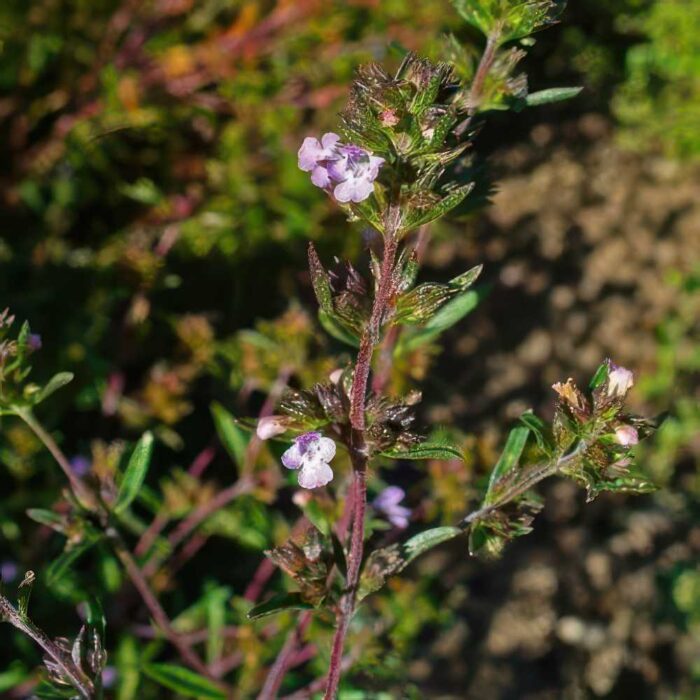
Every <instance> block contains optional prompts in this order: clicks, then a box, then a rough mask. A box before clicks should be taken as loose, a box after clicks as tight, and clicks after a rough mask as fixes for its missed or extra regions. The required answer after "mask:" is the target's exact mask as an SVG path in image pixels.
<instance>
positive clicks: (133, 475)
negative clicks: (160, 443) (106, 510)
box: [114, 432, 153, 514]
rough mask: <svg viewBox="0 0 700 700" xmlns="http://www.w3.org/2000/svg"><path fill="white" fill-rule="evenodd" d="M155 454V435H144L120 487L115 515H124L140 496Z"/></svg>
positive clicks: (133, 453) (148, 433)
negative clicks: (153, 453)
mask: <svg viewBox="0 0 700 700" xmlns="http://www.w3.org/2000/svg"><path fill="white" fill-rule="evenodd" d="M152 452H153V435H152V434H151V433H150V432H146V433H144V434H143V436H142V437H141V439H140V440H139V441H138V443H136V447H135V448H134V451H133V452H132V453H131V458H130V459H129V463H128V464H127V466H126V471H125V472H124V478H123V479H122V482H121V484H120V485H119V493H118V494H117V500H116V503H115V506H114V512H115V513H117V514H118V513H123V512H124V511H125V510H126V509H127V508H128V507H129V505H130V504H131V502H132V501H133V500H134V499H135V498H136V496H138V495H139V491H140V490H141V486H142V485H143V482H144V480H145V478H146V473H147V472H148V467H149V466H150V463H151V454H152Z"/></svg>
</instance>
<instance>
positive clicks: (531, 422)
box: [519, 410, 552, 454]
mask: <svg viewBox="0 0 700 700" xmlns="http://www.w3.org/2000/svg"><path fill="white" fill-rule="evenodd" d="M519 420H520V422H521V423H523V424H524V425H526V426H527V427H528V428H529V429H530V430H531V432H532V434H533V435H534V436H535V440H536V441H537V446H538V447H539V448H540V449H541V450H542V451H543V452H546V453H547V454H549V453H550V452H551V451H552V446H551V444H550V443H549V440H548V439H547V424H546V423H545V422H544V421H543V420H542V419H541V418H538V417H537V416H536V415H535V414H534V413H533V412H532V410H530V411H525V413H523V414H522V415H521V416H520V419H519Z"/></svg>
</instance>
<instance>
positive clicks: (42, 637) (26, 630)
mask: <svg viewBox="0 0 700 700" xmlns="http://www.w3.org/2000/svg"><path fill="white" fill-rule="evenodd" d="M0 619H3V620H6V621H7V622H9V623H10V624H11V625H12V626H13V627H16V628H17V629H18V630H19V631H20V632H22V633H23V634H25V635H27V637H29V638H30V639H32V640H33V641H34V642H35V643H36V644H38V645H39V646H40V647H41V648H42V649H43V650H44V652H45V653H46V655H47V656H49V657H50V658H51V660H52V661H53V662H54V663H55V664H56V665H57V666H58V667H59V668H60V669H61V671H62V672H63V675H64V676H65V677H66V678H67V679H68V680H70V682H71V683H72V685H73V687H74V688H75V689H76V690H77V691H78V692H79V693H80V695H81V697H83V698H85V699H86V700H92V698H93V697H94V693H95V688H94V686H93V684H92V681H91V680H90V679H89V678H88V677H87V676H86V675H85V673H83V671H82V670H81V669H80V668H78V666H77V665H76V664H75V663H74V662H73V660H72V659H71V658H70V657H69V656H68V655H67V654H65V653H64V652H63V651H62V650H61V649H60V648H59V647H58V646H57V645H56V644H55V643H54V642H52V641H51V640H50V639H49V638H48V637H47V635H46V634H45V633H44V632H42V631H41V630H40V629H39V628H38V627H37V626H36V625H35V624H34V623H33V622H32V621H31V620H29V618H27V617H26V616H24V615H22V614H20V612H19V611H18V610H17V609H16V608H15V607H14V606H13V605H12V603H10V601H9V600H8V599H7V598H5V596H3V595H0Z"/></svg>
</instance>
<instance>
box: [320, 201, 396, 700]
mask: <svg viewBox="0 0 700 700" xmlns="http://www.w3.org/2000/svg"><path fill="white" fill-rule="evenodd" d="M399 217H400V212H399V210H398V207H395V206H391V207H389V210H388V212H387V215H386V220H385V234H384V255H383V258H382V265H381V269H380V273H379V275H380V276H379V280H378V282H377V285H376V288H375V296H374V303H373V304H372V313H371V315H370V319H369V321H368V323H367V326H366V327H365V330H364V333H363V334H362V338H361V339H360V349H359V351H358V354H357V360H356V362H355V374H354V377H353V382H352V390H351V395H350V424H351V439H350V459H351V460H352V466H353V481H352V486H351V488H352V502H353V512H352V534H351V537H350V551H349V553H348V573H347V585H346V587H345V591H344V592H343V595H342V596H341V598H340V601H339V603H338V619H337V625H336V630H335V635H334V637H333V646H332V650H331V660H330V665H329V668H328V678H327V680H326V691H325V695H324V698H325V700H333V698H335V696H336V694H337V692H338V685H339V683H340V674H341V671H342V662H343V649H344V648H345V638H346V636H347V633H348V629H349V627H350V620H351V619H352V616H353V613H354V611H355V599H356V594H357V586H358V583H359V580H360V570H361V567H362V557H363V554H364V539H365V510H366V507H367V463H368V454H367V445H366V442H365V403H366V395H367V384H368V382H369V374H370V369H371V365H372V355H373V354H374V350H375V348H376V347H377V344H378V343H379V339H380V331H381V327H382V322H383V320H384V316H385V314H386V311H387V309H388V306H389V303H390V302H391V298H392V296H393V293H394V261H395V258H396V251H397V248H398V237H397V231H398V227H399Z"/></svg>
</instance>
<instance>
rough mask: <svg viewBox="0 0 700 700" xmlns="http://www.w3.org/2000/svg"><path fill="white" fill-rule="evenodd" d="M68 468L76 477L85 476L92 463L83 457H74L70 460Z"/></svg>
mask: <svg viewBox="0 0 700 700" xmlns="http://www.w3.org/2000/svg"><path fill="white" fill-rule="evenodd" d="M70 467H71V469H72V470H73V473H74V474H75V475H76V476H80V477H83V476H85V475H86V474H87V473H88V472H89V471H90V469H91V468H92V462H90V460H89V459H88V458H87V457H83V455H76V456H75V457H73V458H71V460H70Z"/></svg>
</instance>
